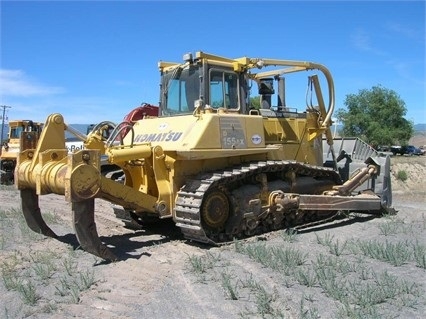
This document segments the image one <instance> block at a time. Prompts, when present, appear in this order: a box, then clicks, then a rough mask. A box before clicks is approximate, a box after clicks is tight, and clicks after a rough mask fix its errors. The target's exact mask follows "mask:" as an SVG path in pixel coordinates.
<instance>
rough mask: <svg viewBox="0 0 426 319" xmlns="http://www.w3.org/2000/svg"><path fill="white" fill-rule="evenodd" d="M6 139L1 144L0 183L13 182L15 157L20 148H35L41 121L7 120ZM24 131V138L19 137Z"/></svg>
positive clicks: (41, 125) (41, 124) (41, 126)
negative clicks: (7, 130)
mask: <svg viewBox="0 0 426 319" xmlns="http://www.w3.org/2000/svg"><path fill="white" fill-rule="evenodd" d="M8 126H9V132H8V139H7V140H6V141H4V142H3V145H1V153H0V184H2V185H3V184H6V185H8V184H13V172H14V170H15V166H16V159H17V158H18V155H19V152H20V151H21V145H22V149H27V148H35V147H36V145H37V140H38V137H39V136H40V133H41V130H42V128H43V123H38V122H33V121H31V120H11V121H9V125H8ZM23 132H25V133H26V134H25V138H24V139H21V135H22V133H23Z"/></svg>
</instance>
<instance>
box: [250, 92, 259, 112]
mask: <svg viewBox="0 0 426 319" xmlns="http://www.w3.org/2000/svg"><path fill="white" fill-rule="evenodd" d="M250 107H253V108H255V109H260V96H259V95H258V96H253V97H251V98H250Z"/></svg>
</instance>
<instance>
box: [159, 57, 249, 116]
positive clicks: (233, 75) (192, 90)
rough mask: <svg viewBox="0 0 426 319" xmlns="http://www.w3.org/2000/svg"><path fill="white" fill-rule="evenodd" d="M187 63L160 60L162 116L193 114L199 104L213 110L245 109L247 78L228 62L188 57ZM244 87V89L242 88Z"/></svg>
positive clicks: (186, 58) (237, 110) (231, 110)
mask: <svg viewBox="0 0 426 319" xmlns="http://www.w3.org/2000/svg"><path fill="white" fill-rule="evenodd" d="M184 59H185V63H183V64H173V65H171V64H170V63H163V62H160V72H161V85H160V92H161V93H160V94H161V96H160V114H159V115H160V116H162V117H167V116H176V115H187V114H193V112H194V110H195V108H196V106H200V104H201V106H202V107H203V108H204V109H209V110H210V111H212V112H217V111H220V110H226V111H229V112H245V109H246V103H245V101H246V94H245V92H246V87H247V84H246V79H245V78H244V74H243V73H237V72H235V71H234V70H233V69H232V67H231V66H232V65H231V66H226V65H224V63H221V64H219V63H217V64H214V63H212V62H211V61H210V60H208V59H202V58H201V59H193V58H192V55H191V54H187V55H185V56H184ZM240 88H242V89H240Z"/></svg>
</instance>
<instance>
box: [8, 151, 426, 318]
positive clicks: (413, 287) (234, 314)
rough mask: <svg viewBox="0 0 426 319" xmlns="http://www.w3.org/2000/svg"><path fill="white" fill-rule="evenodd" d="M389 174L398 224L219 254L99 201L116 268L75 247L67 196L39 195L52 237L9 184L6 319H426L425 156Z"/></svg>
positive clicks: (366, 222)
mask: <svg viewBox="0 0 426 319" xmlns="http://www.w3.org/2000/svg"><path fill="white" fill-rule="evenodd" d="M400 171H404V172H405V173H406V175H407V180H405V181H401V180H398V179H397V178H396V176H397V175H398V174H399V173H398V172H400ZM392 173H393V181H392V186H393V193H394V198H393V199H394V201H393V206H394V207H395V209H396V210H397V211H398V213H397V214H396V215H394V216H386V217H381V218H372V217H369V216H363V215H356V214H352V215H350V216H349V217H348V218H344V219H338V220H336V221H334V222H332V223H329V224H327V225H321V226H317V227H313V228H308V229H303V230H301V231H299V233H297V234H294V233H292V232H285V231H276V232H272V233H269V234H266V235H262V236H257V237H253V238H251V239H249V240H245V241H242V242H235V243H232V244H229V245H225V246H222V247H209V246H204V245H198V244H194V243H190V242H187V241H186V240H185V239H184V238H183V237H182V236H181V235H180V232H179V230H178V229H176V228H175V226H174V225H173V224H172V223H171V222H170V221H164V222H163V223H161V224H160V225H153V226H151V227H148V228H147V229H143V230H139V231H132V230H129V229H126V228H124V227H123V225H122V224H121V222H119V221H118V220H117V219H115V217H114V215H113V211H112V208H111V206H110V205H109V203H107V202H105V201H102V200H97V202H96V222H97V226H98V233H99V234H100V236H101V239H102V240H103V241H104V242H105V243H106V244H108V246H109V247H110V248H111V249H112V250H113V252H114V253H116V254H117V255H118V256H119V257H120V258H121V261H119V262H115V263H105V262H103V261H102V260H101V259H99V258H97V257H94V256H93V255H90V254H88V253H86V252H84V251H82V250H81V249H78V244H77V241H76V238H75V236H74V235H73V231H72V227H71V219H72V218H71V209H70V205H69V204H68V203H66V202H65V201H64V199H63V197H60V196H57V195H45V196H42V197H41V198H40V207H41V209H42V211H43V213H44V218H45V220H46V221H47V223H48V224H49V225H50V226H51V228H52V229H53V230H54V231H55V232H56V233H57V234H59V235H60V240H55V239H51V238H47V237H44V236H41V235H38V234H35V233H33V232H31V231H30V230H29V229H28V227H27V226H26V224H25V222H24V221H23V218H22V216H21V215H22V214H21V211H20V203H19V193H18V191H17V190H15V188H14V187H13V186H3V187H1V189H0V203H1V204H0V206H1V207H0V267H1V276H2V281H0V296H1V298H0V318H212V319H213V318H424V316H425V313H426V298H425V296H426V293H425V292H426V283H425V278H426V257H425V256H426V216H425V204H426V200H425V194H426V156H422V157H402V156H399V157H394V158H392Z"/></svg>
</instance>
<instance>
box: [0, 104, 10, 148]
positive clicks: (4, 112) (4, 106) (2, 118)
mask: <svg viewBox="0 0 426 319" xmlns="http://www.w3.org/2000/svg"><path fill="white" fill-rule="evenodd" d="M0 107H1V108H3V115H2V117H1V139H0V141H1V143H0V154H1V145H3V130H4V116H5V114H6V109H10V108H12V107H11V106H7V105H1V106H0Z"/></svg>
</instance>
